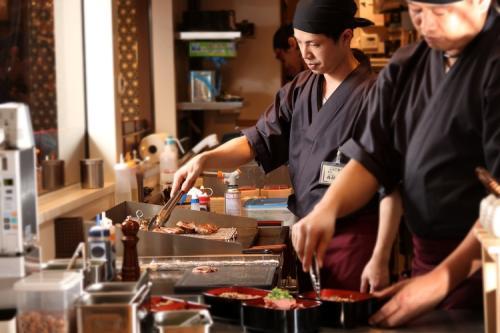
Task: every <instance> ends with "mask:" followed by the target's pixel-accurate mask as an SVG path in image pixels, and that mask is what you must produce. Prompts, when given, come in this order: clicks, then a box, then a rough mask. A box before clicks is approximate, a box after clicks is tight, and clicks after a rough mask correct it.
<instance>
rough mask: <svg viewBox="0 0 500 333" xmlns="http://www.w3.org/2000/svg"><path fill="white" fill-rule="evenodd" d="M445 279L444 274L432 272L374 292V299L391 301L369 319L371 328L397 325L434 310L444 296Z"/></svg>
mask: <svg viewBox="0 0 500 333" xmlns="http://www.w3.org/2000/svg"><path fill="white" fill-rule="evenodd" d="M446 280H447V278H446V275H443V273H442V272H439V271H437V270H433V271H431V272H429V273H427V274H425V275H422V276H419V277H416V278H412V279H408V280H405V281H401V282H399V283H397V284H395V285H393V286H391V287H389V288H386V289H385V290H382V291H380V292H375V293H374V295H375V296H376V297H380V298H388V297H392V298H391V299H390V300H389V301H388V302H387V303H386V304H385V305H384V306H383V307H382V308H381V309H380V310H379V311H378V312H377V313H375V314H374V315H373V316H372V317H371V318H370V320H369V323H370V325H377V326H382V327H395V326H400V325H402V324H404V323H406V322H408V321H410V320H412V319H414V318H416V317H418V316H419V315H421V314H423V313H425V312H427V311H430V310H432V309H434V308H435V307H436V306H437V305H438V304H439V303H440V302H441V301H442V300H443V299H444V298H445V296H446V293H447V292H446V290H447V288H446V285H447V281H446Z"/></svg>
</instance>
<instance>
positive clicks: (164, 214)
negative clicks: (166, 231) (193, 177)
mask: <svg viewBox="0 0 500 333" xmlns="http://www.w3.org/2000/svg"><path fill="white" fill-rule="evenodd" d="M183 194H184V192H183V191H179V192H177V193H176V194H175V195H173V196H172V197H170V199H169V200H168V201H167V203H166V204H165V205H164V206H163V207H162V208H161V209H160V211H159V212H158V214H156V215H155V216H153V217H152V218H151V220H149V223H148V231H151V230H153V229H154V228H155V227H158V228H159V227H163V225H164V224H165V222H166V221H167V220H168V218H169V217H170V214H172V210H174V208H175V206H176V205H177V202H178V201H179V200H180V198H181V197H182V195H183Z"/></svg>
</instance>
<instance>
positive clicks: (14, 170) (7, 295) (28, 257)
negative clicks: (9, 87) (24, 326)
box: [0, 103, 40, 316]
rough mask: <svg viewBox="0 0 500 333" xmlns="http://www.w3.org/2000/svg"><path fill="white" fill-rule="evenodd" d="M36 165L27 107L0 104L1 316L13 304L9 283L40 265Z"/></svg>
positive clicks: (13, 297)
mask: <svg viewBox="0 0 500 333" xmlns="http://www.w3.org/2000/svg"><path fill="white" fill-rule="evenodd" d="M35 165H36V159H35V144H34V137H33V128H32V126H31V120H30V113H29V108H28V106H27V105H25V104H20V103H7V104H0V267H1V269H0V316H2V312H5V311H10V310H12V309H15V307H16V299H15V294H14V292H13V291H12V285H13V284H14V283H15V282H16V281H17V280H18V279H19V278H21V277H24V276H26V275H28V274H29V273H30V272H32V271H35V270H38V269H39V266H40V252H39V248H38V246H37V238H36V236H37V230H38V224H37V193H36V171H35Z"/></svg>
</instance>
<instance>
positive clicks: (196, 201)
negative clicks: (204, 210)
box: [191, 194, 200, 211]
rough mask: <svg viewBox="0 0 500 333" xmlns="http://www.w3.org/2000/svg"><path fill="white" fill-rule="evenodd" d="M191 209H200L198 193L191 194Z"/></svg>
mask: <svg viewBox="0 0 500 333" xmlns="http://www.w3.org/2000/svg"><path fill="white" fill-rule="evenodd" d="M191 210H198V211H199V210H200V199H198V195H196V194H193V195H192V196H191Z"/></svg>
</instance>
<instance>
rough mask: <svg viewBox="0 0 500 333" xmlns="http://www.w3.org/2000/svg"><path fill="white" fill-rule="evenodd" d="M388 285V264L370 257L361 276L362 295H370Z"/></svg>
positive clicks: (385, 261)
mask: <svg viewBox="0 0 500 333" xmlns="http://www.w3.org/2000/svg"><path fill="white" fill-rule="evenodd" d="M388 285H389V263H388V262H387V260H383V259H380V258H377V257H375V256H372V257H371V258H370V261H368V263H367V264H366V266H365V268H364V269H363V273H362V274H361V288H360V291H361V292H362V293H368V292H370V293H372V292H374V291H378V290H381V289H383V288H385V287H387V286H388Z"/></svg>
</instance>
